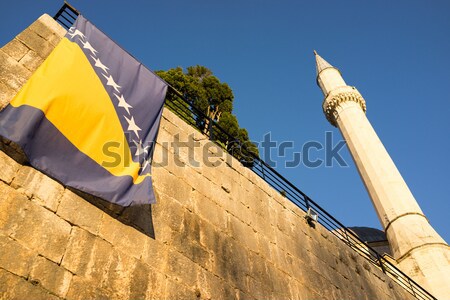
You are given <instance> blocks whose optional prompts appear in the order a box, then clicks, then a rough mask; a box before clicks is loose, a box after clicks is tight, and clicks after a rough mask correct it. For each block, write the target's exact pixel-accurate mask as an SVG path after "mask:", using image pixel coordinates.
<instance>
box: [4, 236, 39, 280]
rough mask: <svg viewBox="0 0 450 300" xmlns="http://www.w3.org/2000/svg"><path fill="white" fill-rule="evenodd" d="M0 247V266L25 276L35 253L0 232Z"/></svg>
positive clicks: (35, 255)
mask: <svg viewBox="0 0 450 300" xmlns="http://www.w3.org/2000/svg"><path fill="white" fill-rule="evenodd" d="M0 249H1V255H0V268H2V269H5V270H7V271H9V272H11V273H13V274H15V275H18V276H22V277H27V276H28V273H29V272H30V267H31V264H32V263H33V260H34V259H35V258H36V257H37V253H36V252H35V251H32V250H29V249H27V248H25V247H24V246H22V245H21V244H20V243H18V242H17V241H15V240H13V239H11V238H9V237H7V236H5V235H3V234H1V233H0ZM17 262H20V263H17Z"/></svg>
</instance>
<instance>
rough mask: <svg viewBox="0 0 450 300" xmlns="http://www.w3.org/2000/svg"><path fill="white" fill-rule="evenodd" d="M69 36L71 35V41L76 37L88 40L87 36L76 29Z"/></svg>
mask: <svg viewBox="0 0 450 300" xmlns="http://www.w3.org/2000/svg"><path fill="white" fill-rule="evenodd" d="M69 31H70V30H69ZM69 35H70V38H71V39H73V38H74V37H76V36H80V37H81V38H83V39H85V38H86V36H85V35H84V34H83V33H82V32H81V31H79V30H78V29H76V30H75V31H74V32H73V33H69Z"/></svg>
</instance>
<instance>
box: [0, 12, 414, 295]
mask: <svg viewBox="0 0 450 300" xmlns="http://www.w3.org/2000/svg"><path fill="white" fill-rule="evenodd" d="M64 33H65V32H64V30H63V29H62V28H60V27H59V25H57V24H56V23H55V22H54V21H53V20H52V19H51V18H50V17H49V16H47V15H44V16H42V17H41V18H40V19H39V20H37V21H36V22H35V23H33V24H32V25H31V26H30V27H29V28H28V29H26V30H25V31H24V32H22V33H21V34H19V35H18V36H17V37H16V38H15V39H14V40H13V41H11V42H10V43H8V44H7V45H6V46H4V47H3V48H2V49H0V105H1V106H5V105H6V104H7V102H8V101H9V100H10V99H11V97H12V96H13V95H14V94H15V93H16V92H17V91H18V89H19V88H20V87H21V85H22V84H23V83H24V82H25V81H26V80H27V79H28V78H29V76H30V75H31V73H32V72H33V71H34V70H35V69H36V68H37V67H38V65H39V64H40V63H41V62H42V61H43V59H45V57H46V56H47V55H48V54H49V52H50V51H51V49H52V48H53V47H54V45H55V44H56V43H57V42H58V40H59V39H60V38H61V36H62V35H63V34H64ZM175 140H179V141H182V142H186V145H189V147H190V148H188V147H183V148H176V147H173V144H172V142H173V141H175ZM1 145H2V149H3V151H0V195H1V196H0V251H1V252H0V299H214V300H216V299H412V296H411V295H409V294H408V293H407V292H406V291H405V290H403V289H402V288H401V287H399V286H398V285H397V284H396V283H393V282H392V281H391V280H390V279H389V278H387V277H386V276H385V274H383V273H382V272H381V270H379V269H378V268H376V267H375V266H373V265H371V264H369V263H368V262H367V261H366V260H364V259H363V258H362V257H360V256H359V255H358V254H356V253H355V252H354V251H352V250H351V249H350V248H349V247H347V246H346V245H345V244H344V243H343V242H341V241H340V240H339V239H337V238H336V237H335V236H334V235H332V234H330V233H329V232H328V231H327V230H326V229H324V228H323V227H322V226H320V225H317V226H315V228H313V227H310V226H309V225H308V224H307V223H306V222H305V219H304V213H303V212H302V211H301V210H300V209H298V208H297V207H296V206H295V205H293V204H292V203H291V202H289V201H288V200H287V199H286V198H284V197H282V196H281V195H280V194H278V193H277V192H276V191H275V190H273V189H272V188H270V187H269V186H268V185H267V184H266V183H265V182H264V181H263V180H261V179H260V178H259V177H258V176H257V175H255V174H254V173H253V172H252V171H251V170H249V169H247V168H245V167H243V166H242V165H240V163H239V162H238V161H236V160H235V159H234V158H232V157H230V156H229V155H227V154H224V153H223V152H222V151H221V150H220V148H218V147H217V146H215V145H214V144H212V143H210V142H209V141H208V140H207V138H206V137H205V136H203V135H202V134H201V133H199V132H198V131H196V130H195V129H193V128H192V127H190V126H189V125H187V124H186V123H184V122H183V121H182V120H181V119H179V118H178V117H177V116H176V115H175V114H173V113H172V112H171V111H169V110H167V109H166V110H165V111H164V113H163V119H162V122H161V128H160V133H159V137H158V145H157V147H156V150H155V158H154V163H153V178H154V188H155V192H156V196H157V201H158V202H157V204H155V205H152V206H142V207H134V208H129V209H122V208H120V207H114V206H113V205H110V204H108V203H106V202H103V201H102V200H100V199H96V198H94V197H91V196H88V195H83V194H81V193H79V192H76V191H72V190H70V189H68V188H65V187H64V186H62V185H61V184H59V183H58V182H56V181H54V180H52V179H50V178H49V177H47V176H45V175H43V174H42V173H40V172H39V171H36V170H35V169H33V168H31V167H29V166H27V165H25V164H24V160H23V156H22V155H21V153H20V151H18V150H17V149H16V148H15V147H14V146H13V145H9V144H8V143H7V142H3V143H2V144H1ZM194 146H195V149H194ZM13 158H14V159H13Z"/></svg>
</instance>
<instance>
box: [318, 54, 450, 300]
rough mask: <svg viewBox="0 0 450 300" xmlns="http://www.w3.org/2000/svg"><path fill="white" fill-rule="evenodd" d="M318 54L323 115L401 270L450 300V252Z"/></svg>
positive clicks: (356, 101)
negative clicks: (341, 144)
mask: <svg viewBox="0 0 450 300" xmlns="http://www.w3.org/2000/svg"><path fill="white" fill-rule="evenodd" d="M314 54H315V57H316V67H317V84H318V85H319V87H320V88H321V90H322V92H323V94H324V96H325V100H324V101H323V105H322V108H323V111H324V113H325V116H326V118H327V120H328V121H329V122H330V123H331V124H332V125H333V126H336V127H338V128H339V130H340V131H341V133H342V135H343V137H344V139H345V140H346V142H347V146H348V148H349V150H350V153H351V155H352V157H353V160H354V161H355V164H356V167H357V168H358V172H359V174H360V176H361V178H362V180H363V182H364V185H365V187H366V189H367V191H368V193H369V195H370V198H371V200H372V203H373V205H374V207H375V210H376V212H377V215H378V218H379V219H380V222H381V224H382V225H383V228H384V230H385V232H386V236H387V238H388V240H389V244H390V246H391V250H392V253H393V255H394V258H395V260H396V261H397V263H398V267H399V268H400V269H401V270H402V271H403V272H405V273H406V274H408V275H409V276H410V277H411V278H413V279H414V280H415V281H417V282H418V283H419V284H421V285H422V286H423V287H424V288H425V289H427V290H428V291H429V292H431V293H432V294H433V295H434V296H436V297H437V298H438V299H450V248H449V246H448V245H447V243H446V242H445V241H444V240H443V239H442V238H441V237H440V236H439V234H438V233H437V232H436V231H435V230H434V229H433V227H431V225H430V223H429V222H428V219H427V218H426V217H425V215H424V214H423V212H422V210H421V209H420V207H419V205H418V203H417V201H416V200H415V198H414V196H413V195H412V193H411V191H410V190H409V188H408V186H407V185H406V183H405V181H404V180H403V178H402V176H401V174H400V172H399V171H398V169H397V167H396V166H395V164H394V162H393V161H392V159H391V157H390V156H389V154H388V152H387V151H386V149H385V148H384V146H383V144H382V143H381V141H380V139H379V138H378V136H377V134H376V132H375V130H374V129H373V127H372V125H371V124H370V122H369V120H368V119H367V117H366V114H365V112H366V102H365V100H364V99H363V97H362V96H361V94H360V93H359V92H358V90H357V89H356V88H355V87H351V86H348V85H347V84H346V83H345V81H344V79H343V78H342V76H341V73H340V71H339V70H338V69H336V68H335V67H333V66H332V65H331V64H329V63H328V62H327V61H325V60H324V59H323V58H322V57H320V56H319V55H318V54H317V52H316V51H314ZM429 200H432V199H429Z"/></svg>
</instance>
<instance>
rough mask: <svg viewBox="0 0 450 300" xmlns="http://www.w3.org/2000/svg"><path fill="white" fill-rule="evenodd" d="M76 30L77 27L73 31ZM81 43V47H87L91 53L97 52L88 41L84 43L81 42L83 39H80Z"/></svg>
mask: <svg viewBox="0 0 450 300" xmlns="http://www.w3.org/2000/svg"><path fill="white" fill-rule="evenodd" d="M77 31H78V29H77V30H76V31H75V33H76V32H77ZM81 43H82V44H83V48H84V49H88V50H89V51H91V52H92V54H94V55H95V53H97V52H98V51H97V50H95V49H94V47H92V45H91V44H90V43H89V41H86V42H85V43H83V41H81Z"/></svg>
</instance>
